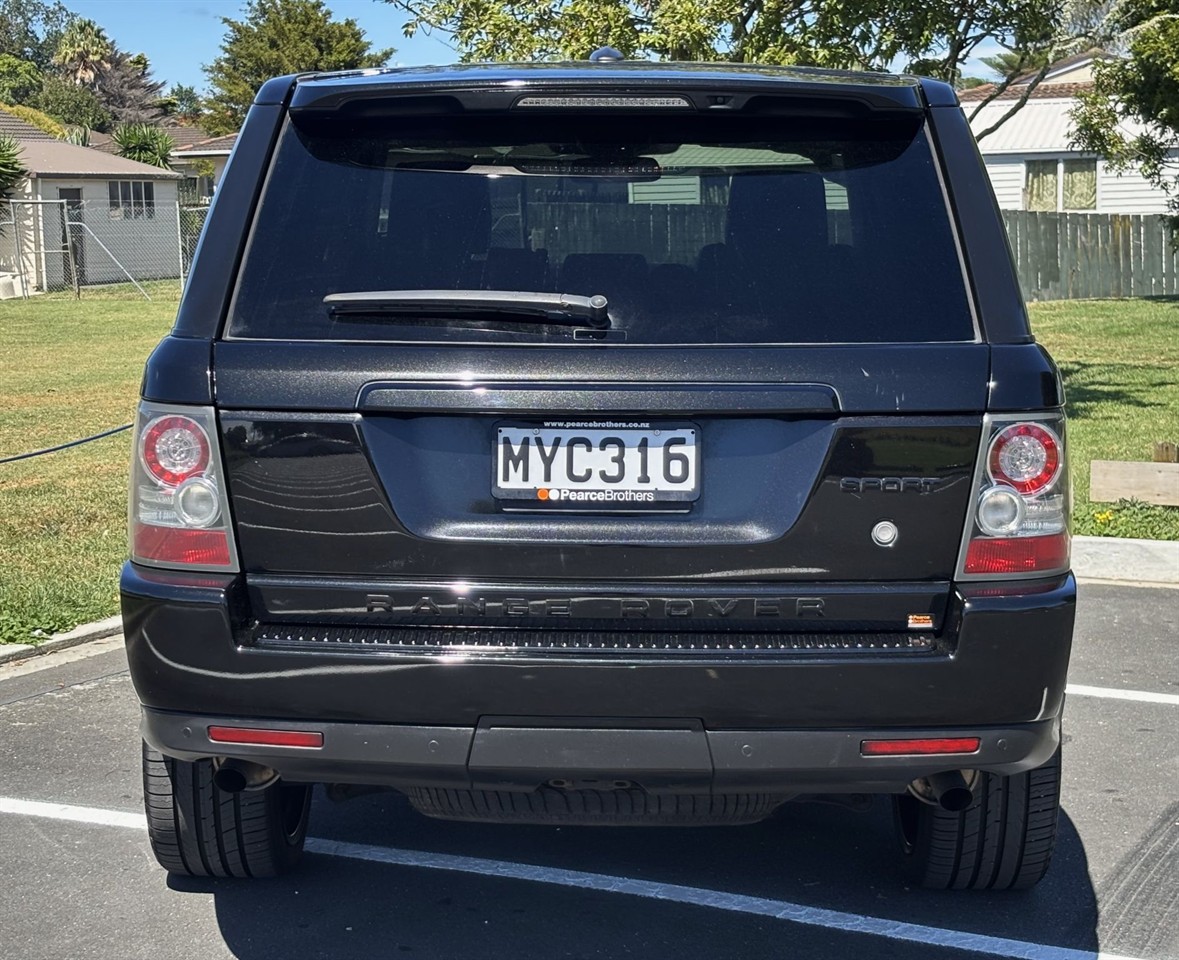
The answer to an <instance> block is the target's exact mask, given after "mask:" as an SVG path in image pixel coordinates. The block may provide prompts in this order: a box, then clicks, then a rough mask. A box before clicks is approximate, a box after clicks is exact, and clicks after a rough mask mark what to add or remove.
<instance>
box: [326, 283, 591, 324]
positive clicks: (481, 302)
mask: <svg viewBox="0 0 1179 960" xmlns="http://www.w3.org/2000/svg"><path fill="white" fill-rule="evenodd" d="M323 303H324V306H325V307H327V310H328V313H329V314H330V315H331V316H333V317H337V316H370V317H372V316H379V317H384V316H388V317H389V318H390V319H400V318H409V319H429V320H437V319H442V320H445V319H459V318H476V319H481V320H492V321H498V322H501V323H521V322H523V323H547V324H554V325H558V326H566V327H591V328H593V329H595V330H605V329H606V328H608V327H609V326H610V314H609V312H608V309H607V308H608V306H609V304H608V303H607V301H606V298H605V297H604V296H602V295H601V294H600V293H599V294H595V295H594V296H592V297H581V296H577V295H576V294H572V293H541V292H533V291H529V290H359V291H356V292H353V293H332V294H328V296H326V297H324V298H323Z"/></svg>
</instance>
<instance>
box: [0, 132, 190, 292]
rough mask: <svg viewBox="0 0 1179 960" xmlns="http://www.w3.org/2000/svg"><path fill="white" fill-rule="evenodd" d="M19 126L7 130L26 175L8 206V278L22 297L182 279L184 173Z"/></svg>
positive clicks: (4, 215)
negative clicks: (68, 289)
mask: <svg viewBox="0 0 1179 960" xmlns="http://www.w3.org/2000/svg"><path fill="white" fill-rule="evenodd" d="M23 126H24V125H21V127H23ZM21 127H17V126H16V124H15V123H13V118H12V117H8V116H7V115H6V119H5V120H4V122H3V123H0V128H3V131H4V132H6V133H8V135H10V136H14V137H15V138H16V139H17V142H18V143H19V144H20V147H21V162H22V164H23V165H24V167H25V168H26V169H27V170H28V177H27V179H26V180H25V181H24V182H23V183H22V184H20V185H19V186H18V187H17V188H16V189H15V190H14V191H13V192H12V193H11V195H10V196H9V199H8V201H7V202H4V203H3V204H0V207H3V208H7V209H3V210H0V221H6V223H5V224H4V227H3V231H2V235H0V274H7V275H8V279H9V282H11V283H12V285H13V287H14V289H15V291H16V292H17V293H19V292H20V291H21V289H22V284H23V289H24V290H25V291H27V292H30V293H32V292H36V291H44V290H53V289H61V288H63V287H68V286H72V285H73V284H75V283H76V284H78V285H89V284H100V283H120V282H126V281H127V280H128V279H129V276H128V275H129V274H130V275H131V276H134V277H135V279H136V280H143V279H150V278H155V277H177V276H179V275H180V259H179V258H180V235H179V227H178V221H177V215H176V209H177V206H176V205H177V184H178V183H179V181H180V180H181V179H182V178H181V176H180V174H177V173H173V172H172V171H170V170H162V169H160V168H159V167H153V166H149V165H147V164H144V163H137V162H135V161H134V160H126V159H124V158H122V157H117V156H112V155H110V154H107V153H102V152H100V151H98V150H92V149H90V148H89V147H79V146H75V145H74V144H71V143H65V142H64V141H60V140H54V139H52V138H51V137H49V136H47V135H45V134H43V133H41V132H40V131H36V128H32V127H30V128H28V129H21ZM29 131H36V132H35V134H34V133H31V132H29Z"/></svg>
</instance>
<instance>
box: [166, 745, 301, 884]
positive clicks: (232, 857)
mask: <svg viewBox="0 0 1179 960" xmlns="http://www.w3.org/2000/svg"><path fill="white" fill-rule="evenodd" d="M143 803H144V807H145V808H146V810H147V833H148V838H149V839H150V840H151V848H152V852H153V853H154V854H155V855H156V860H158V861H159V863H160V866H162V867H163V868H164V869H165V870H167V871H168V872H169V873H175V874H180V875H181V876H188V877H273V876H277V875H278V874H280V873H282V872H284V871H285V870H288V869H290V868H291V867H293V866H294V865H295V864H296V863H297V862H298V861H299V858H300V856H302V853H303V841H304V839H305V838H306V836H307V818H308V810H309V809H310V806H311V787H310V786H308V785H301V784H300V785H292V784H286V783H283V782H282V781H281V780H280V781H278V782H277V783H275V784H273V785H272V786H269V787H267V788H265V789H264V790H252V791H243V792H241V793H226V792H225V791H224V790H220V789H218V788H217V787H216V786H215V785H214V784H213V761H211V760H197V761H193V762H189V761H185V760H174V759H173V758H171V757H165V756H163V755H162V754H160V753H158V752H157V751H155V750H153V749H152V748H151V747H149V746H148V745H147V744H146V743H145V744H144V745H143Z"/></svg>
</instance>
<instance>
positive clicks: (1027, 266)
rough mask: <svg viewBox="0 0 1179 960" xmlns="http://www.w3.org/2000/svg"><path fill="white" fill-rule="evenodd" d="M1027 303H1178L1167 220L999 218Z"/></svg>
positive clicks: (1175, 251)
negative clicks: (1088, 299) (1165, 299)
mask: <svg viewBox="0 0 1179 960" xmlns="http://www.w3.org/2000/svg"><path fill="white" fill-rule="evenodd" d="M1003 219H1004V221H1005V222H1006V224H1007V235H1008V236H1009V237H1010V239H1011V252H1012V253H1013V254H1015V264H1016V267H1017V269H1018V270H1019V282H1020V283H1021V284H1022V285H1023V293H1024V296H1025V297H1027V299H1029V300H1076V299H1080V298H1084V297H1159V296H1168V295H1170V296H1174V295H1179V247H1177V246H1176V245H1174V244H1173V243H1172V241H1171V229H1170V224H1169V221H1168V218H1167V217H1163V216H1140V215H1130V214H1116V213H1036V212H1032V211H1029V210H1004V211H1003Z"/></svg>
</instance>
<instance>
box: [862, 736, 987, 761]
mask: <svg viewBox="0 0 1179 960" xmlns="http://www.w3.org/2000/svg"><path fill="white" fill-rule="evenodd" d="M981 743H982V741H981V740H980V739H979V738H978V737H933V738H929V739H914V740H861V741H860V756H863V757H915V756H920V757H926V756H937V755H940V754H945V753H977V752H978V748H979V744H981Z"/></svg>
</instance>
